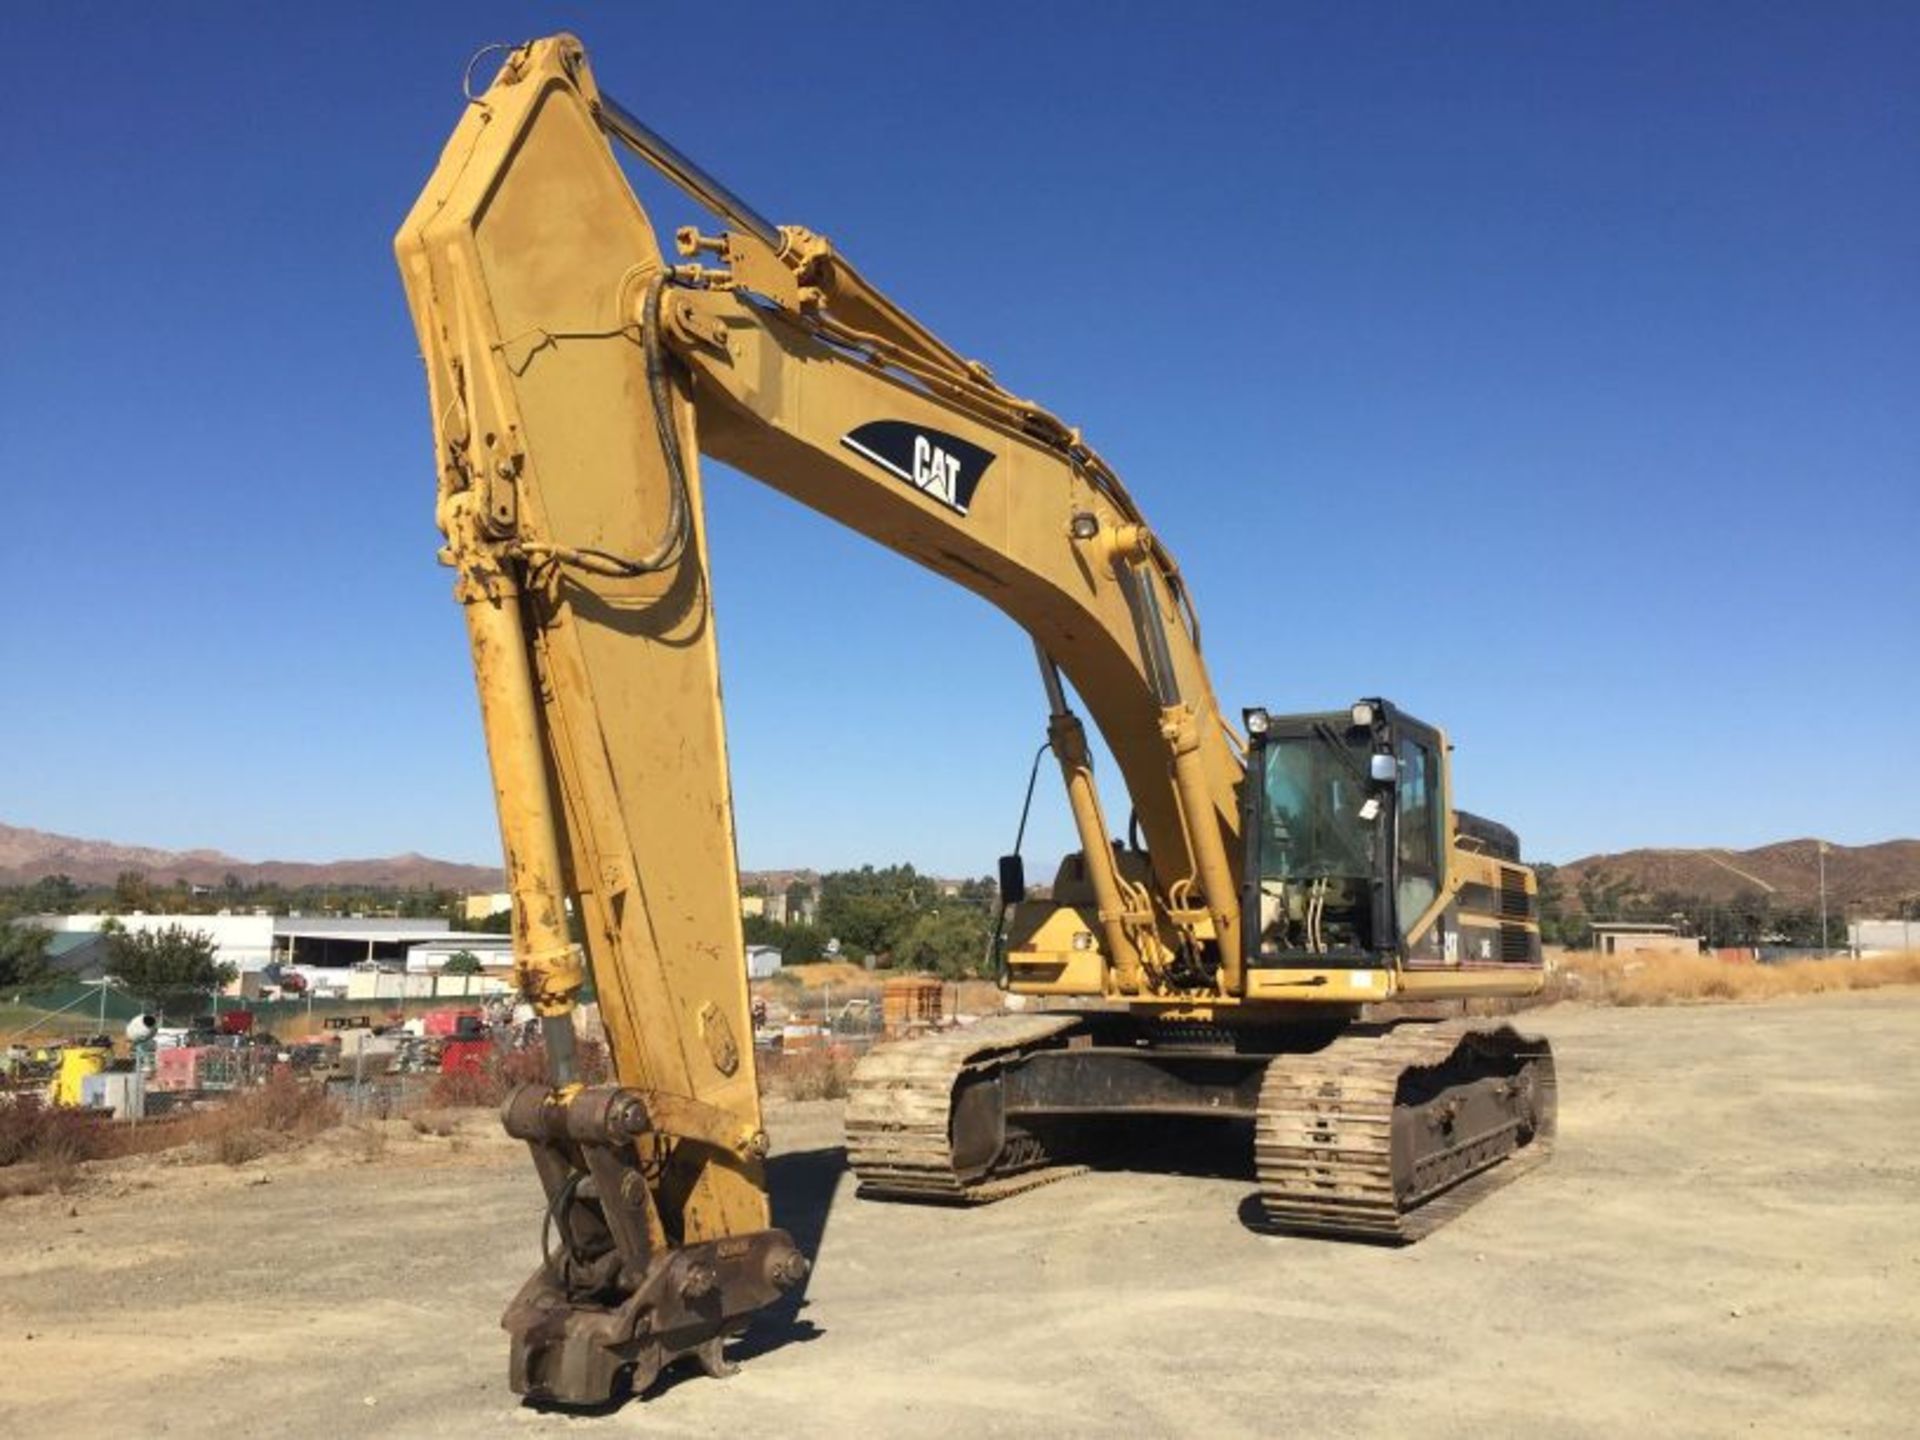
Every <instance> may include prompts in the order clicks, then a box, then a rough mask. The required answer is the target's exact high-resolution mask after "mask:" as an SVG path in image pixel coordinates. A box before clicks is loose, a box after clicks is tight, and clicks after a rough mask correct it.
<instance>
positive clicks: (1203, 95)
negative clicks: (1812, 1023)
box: [0, 0, 1920, 875]
mask: <svg viewBox="0 0 1920 1440" xmlns="http://www.w3.org/2000/svg"><path fill="white" fill-rule="evenodd" d="M7 15H8V30H9V33H10V34H11V35H12V36H13V43H14V53H15V55H16V56H19V57H22V63H20V64H17V65H16V66H15V67H14V68H13V71H12V75H11V78H10V79H9V82H8V84H7V86H6V87H5V88H4V90H0V194H4V195H6V196H7V197H8V204H7V218H6V220H5V222H4V223H3V224H0V275H4V277H5V281H4V291H0V294H4V302H3V303H4V305H5V310H6V332H7V338H6V342H5V343H4V345H0V477H4V478H3V479H0V495H4V497H5V502H6V504H5V513H6V517H7V522H8V530H9V534H8V536H7V539H6V542H5V545H4V554H5V556H6V561H7V563H6V594H7V599H6V602H5V610H4V616H3V618H0V675H4V676H5V678H6V682H7V683H6V692H7V693H6V702H5V704H4V705H0V756H4V757H5V758H4V761H0V821H4V822H6V823H11V824H15V825H27V826H32V827H36V828H40V829H46V830H54V831H59V832H63V833H67V834H78V835H82V836H88V837H96V838H106V839H113V840H118V841H122V842H126V843H137V844H146V845H157V846H164V847H174V848H181V847H189V846H210V847H214V848H219V849H223V850H226V851H228V852H230V853H233V854H236V855H239V856H241V857H243V858H247V859H265V858H300V859H327V858H335V857H340V856H349V855H383V854H392V853H396V852H400V851H406V850H417V851H423V852H426V853H429V854H435V855H439V856H444V857H448V858H453V859H460V860H469V861H481V862H495V861H497V859H498V854H499V847H498V836H497V830H496V828H495V824H494V819H493V812H492V804H491V795H490V791H489V786H488V781H487V776H486V767H485V757H484V753H483V750H482V746H481V742H480V732H479V721H478V712H477V706H476V703H475V700H474V698H473V688H472V680H471V673H470V670H469V667H468V660H467V654H466V649H465V639H464V631H463V627H462V624H461V620H460V616H459V613H458V610H457V607H456V606H455V605H454V603H453V601H452V599H451V588H450V575H449V573H448V572H446V571H444V570H442V569H440V568H439V567H438V566H437V565H436V564H435V561H434V552H435V549H436V546H437V544H438V537H437V535H436V533H435V531H434V529H433V523H432V509H433V494H434V475H433V465H432V446H431V439H430V433H431V432H430V427H429V416H428V413H427V405H426V397H425V386H424V379H423V372H422V370H421V366H420V362H419V357H418V353H417V347H416V345H415V341H414V337H413V333H412V329H411V326H410V323H409V321H408V317H407V313H406V308H405V304H404V300H403V296H402V292H401V287H400V282H399V278H398V273H397V271H396V269H395V266H394V263H393V258H392V248H391V247H392V236H393V232H394V230H395V228H396V227H397V225H398V223H399V221H400V219H401V218H402V216H403V215H404V213H405V211H406V210H407V208H408V206H409V205H410V204H411V202H412V200H413V198H414V196H415V195H416V194H417V193H418V191H419V189H420V187H421V186H422V184H423V183H424V182H425V180H426V178H427V176H428V174H429V173H430V171H431V169H432V167H433V164H434V161H435V159H436V157H437V156H438V153H439V150H440V147H441V146H442V145H443V144H444V142H445V139H446V137H447V135H448V134H449V133H450V132H451V130H452V127H453V125H454V123H455V121H456V120H457V118H458V116H459V112H460V109H461V104H462V102H461V99H460V91H459V83H460V72H461V68H462V66H463V64H464V63H465V61H466V59H467V57H468V55H469V54H470V53H471V52H472V51H473V50H475V49H476V48H477V47H478V46H480V45H482V44H484V43H486V42H489V41H495V40H518V39H522V38H526V37H529V36H532V35H536V34H542V33H549V32H552V31H554V30H559V29H571V30H573V31H574V32H575V33H577V34H579V35H580V36H581V37H582V38H583V39H584V40H585V41H586V43H587V46H588V49H589V53H590V55H591V58H592V60H593V62H594V67H595V71H596V73H597V75H598V77H599V79H600V81H601V83H602V84H603V86H605V88H606V89H607V90H608V92H609V93H611V94H613V95H615V96H617V97H618V98H619V99H620V100H621V101H622V102H623V103H624V104H625V105H626V106H627V107H628V108H629V109H630V110H632V111H634V112H635V113H636V114H638V115H640V116H641V117H642V118H643V119H645V120H647V121H648V122H649V123H650V124H651V125H653V126H654V128H656V129H657V130H659V131H660V132H662V133H663V134H665V135H667V136H669V137H670V138H672V139H673V140H674V141H675V143H677V144H678V145H679V146H680V147H681V148H682V149H683V150H685V151H686V152H688V153H689V154H691V155H693V156H694V157H696V158H697V159H698V160H699V161H700V162H701V163H703V164H704V165H706V166H707V167H709V168H710V169H712V170H713V171H714V172H715V173H717V174H718V175H720V176H721V177H722V178H724V179H725V180H726V181H727V182H728V183H729V184H730V185H731V186H732V187H733V188H734V189H735V190H737V191H738V192H739V193H741V194H742V195H743V196H745V197H746V198H747V199H748V200H749V201H750V202H751V203H753V204H754V205H755V206H756V207H757V208H758V209H759V210H761V211H762V212H763V213H765V214H767V215H769V216H770V217H771V218H773V219H774V220H775V221H777V222H781V223H794V224H802V225H805V226H807V227H809V228H811V229H813V230H816V231H819V232H821V233H824V234H826V235H829V236H831V237H832V238H833V240H834V241H835V242H836V243H837V244H838V245H839V247H840V248H841V249H842V250H843V251H844V252H845V253H846V254H847V255H849V256H850V257H851V258H852V259H853V260H854V261H855V262H856V263H858V264H859V265H860V266H861V268H862V269H863V270H864V271H865V272H866V273H867V274H868V276H869V277H870V278H872V279H874V280H875V281H876V282H877V283H879V284H880V285H882V286H883V287H885V288H886V289H887V290H888V291H889V293H890V294H892V295H893V296H894V298H895V299H897V300H898V301H900V302H901V303H902V304H904V305H905V306H906V307H907V308H908V309H910V310H912V311H913V312H914V313H916V314H917V315H918V316H919V317H920V318H921V319H922V320H924V321H925V322H926V323H927V324H929V325H930V326H931V327H932V328H933V329H934V330H935V331H936V332H937V333H939V334H941V335H942V336H943V337H944V338H946V339H948V340H949V341H950V342H951V343H952V344H953V345H954V346H955V347H956V348H958V349H959V350H961V351H963V352H964V353H966V354H969V355H975V356H978V357H980V358H982V359H984V360H986V361H988V362H989V363H990V364H991V365H992V366H993V368H994V370H995V372H996V374H997V375H998V376H999V377H1000V379H1001V380H1002V381H1003V382H1004V383H1006V384H1007V385H1008V386H1009V387H1010V388H1011V389H1013V390H1015V391H1016V392H1020V393H1024V394H1029V395H1032V396H1034V397H1035V398H1037V399H1039V400H1041V401H1042V402H1043V403H1045V404H1047V405H1048V406H1049V407H1050V408H1052V409H1053V410H1054V411H1056V412H1057V413H1060V414H1062V415H1064V416H1066V417H1067V418H1069V419H1070V420H1071V421H1072V422H1074V423H1076V424H1078V425H1080V426H1082V427H1083V429H1084V430H1085V433H1086V434H1087V436H1088V438H1089V439H1090V440H1091V441H1092V442H1093V443H1094V444H1096V445H1097V446H1098V447H1099V448H1100V449H1101V450H1102V451H1103V453H1105V454H1106V456H1107V457H1108V458H1109V460H1111V461H1112V462H1113V463H1114V465H1115V466H1116V468H1117V469H1118V470H1119V471H1120V472H1121V474H1122V475H1124V476H1125V477H1126V478H1127V482H1128V484H1129V486H1130V487H1131V488H1132V490H1133V491H1134V494H1135V496H1136V498H1137V499H1138V500H1139V502H1140V503H1141V505H1142V507H1143V509H1144V510H1145V512H1146V514H1147V517H1148V519H1149V520H1150V522H1151V523H1152V524H1153V526H1154V528H1155V530H1156V531H1157V533H1158V534H1159V535H1160V536H1161V537H1162V539H1163V540H1164V541H1165V542H1166V543H1167V545H1168V546H1169V547H1170V549H1171V550H1172V551H1173V553H1174V554H1175V555H1176V556H1177V557H1178V559H1179V561H1180V564H1181V566H1182V569H1183V571H1184V572H1185V574H1186V575H1187V577H1188V579H1189V581H1190V584H1191V586H1192V588H1193V591H1194V595H1195V599H1196V602H1197V604H1198V607H1199V611H1200V614H1201V617H1202V619H1203V622H1204V625H1205V634H1206V639H1207V646H1208V656H1209V659H1210V663H1211V665H1212V668H1213V672H1214V682H1215V688H1216V690H1217V692H1218V693H1219V695H1220V698H1221V700H1222V702H1223V703H1224V704H1225V705H1226V706H1227V707H1228V709H1229V711H1230V712H1235V713H1237V711H1238V710H1239V709H1240V707H1242V706H1244V705H1253V704H1259V705H1264V706H1267V707H1269V708H1271V709H1273V710H1276V711H1288V710H1311V709H1323V708H1335V707H1341V706H1344V705H1346V704H1347V703H1348V702H1349V701H1351V700H1352V699H1354V698H1355V697H1357V696H1360V695H1370V694H1384V695H1386V696H1388V697H1390V698H1392V699H1394V700H1395V701H1396V702H1397V703H1399V704H1401V705H1402V706H1404V707H1405V708H1407V709H1408V710H1410V711H1412V712H1413V713H1414V714H1416V715H1419V716H1421V717H1423V718H1425V719H1428V720H1430V721H1432V722H1435V723H1438V724H1441V725H1443V726H1445V727H1446V728H1447V729H1448V730H1449V731H1450V732H1451V734H1452V737H1453V739H1454V741H1455V744H1456V746H1457V749H1456V752H1455V774H1456V784H1457V791H1458V796H1459V799H1460V801H1461V803H1462V804H1464V805H1465V806H1466V807H1467V808H1470V809H1473V810H1475V811H1478V812H1480V813H1482V814H1487V815H1492V816H1496V817H1498V818H1501V819H1503V820H1505V821H1507V822H1508V823H1510V824H1512V825H1513V826H1515V827H1516V828H1517V829H1518V830H1519V831H1520V833H1521V835H1522V838H1523V841H1524V842H1525V844H1526V848H1527V850H1528V852H1529V854H1531V855H1533V856H1535V857H1538V858H1545V859H1556V860H1565V859H1571V858H1573V857H1575V856H1578V855H1582V854H1586V853H1590V852H1593V851H1601V850H1619V849H1625V848H1630V847H1635V846H1640V845H1727V846H1748V845H1754V844H1761V843H1765V842H1767V841H1771V840H1777V839H1785V838H1789V837H1796V836H1804V835H1814V834H1817V835H1821V836H1825V837H1827V838H1829V839H1832V840H1835V841H1838V842H1841V843H1849V844H1853V843H1864V842H1870V841H1874V840H1879V839H1885V838H1890V837H1893V836H1897V835H1914V834H1920V767H1916V766H1914V765H1913V764H1911V763H1909V762H1910V760H1911V757H1912V753H1913V750H1914V742H1915V740H1916V731H1917V729H1920V721H1916V716H1920V663H1917V662H1920V640H1917V639H1916V637H1917V636H1920V549H1917V548H1916V544H1917V541H1920V524H1917V523H1916V522H1920V403H1916V402H1920V239H1917V238H1916V237H1920V166H1916V165H1915V163H1914V157H1915V155H1916V154H1920V9H1916V8H1915V7H1913V6H1911V5H1899V4H1888V5H1879V6H1875V5H1858V4H1845V3H1834V4H1825V5H1820V6H1807V5H1798V4H1772V5H1769V4H1751V3H1749V4H1729V5H1713V4H1694V5H1686V6H1673V5H1667V4H1646V5H1638V4H1613V5H1596V6H1588V7H1582V8H1581V9H1580V10H1579V11H1577V12H1576V11H1575V10H1574V9H1573V7H1551V8H1549V9H1542V8H1540V7H1537V6H1531V5H1524V4H1511V5H1492V4H1470V3H1462V4H1456V5H1447V6H1431V5H1423V4H1410V5H1384V4H1353V5H1326V4H1271V5H1265V4H1246V5H1215V4H1204V3H1196V0H1188V3H1183V4H1179V5H1162V6H1145V5H1127V4H1114V3H1106V4H1092V3H1087V4H1078V3H1050V4H1045V5H1035V4H1032V3H1031V0H1028V3H1024V4H1018V5H1013V4H1006V5H1001V4H989V3H970V4H968V5H965V6H949V7H934V6H913V5H897V4H857V5H856V4H835V5H830V6H825V7H817V8H815V9H812V10H806V11H796V10H795V9H794V8H793V7H792V6H791V5H784V4H783V5H774V4H757V3H736V4H733V5H729V6H727V7H725V8H724V10H718V11H716V10H713V9H696V8H694V7H684V6H682V7H671V6H666V5H661V4H648V5H644V6H625V5H623V6H613V5H609V6H607V7H605V8H603V9H596V8H594V7H582V6H570V7H548V6H538V5H515V4H488V3H464V4H458V5H451V4H450V5H440V6H433V5H428V4H410V5H405V6H393V5H352V4H338V3H336V4H330V5H326V6H304V7H281V6H259V5H249V6H238V5H235V6H231V7H221V6H207V5H190V4H170V5H167V6H165V7H161V6H151V7H149V6H136V5H133V4H131V3H127V4H112V5H107V4H77V3H60V4H36V3H22V0H15V3H14V4H11V5H9V6H8V9H7ZM641 195H642V198H643V200H644V201H646V203H647V204H648V205H649V208H650V210H651V211H652V213H653V217H654V219H655V221H656V223H657V224H658V225H660V226H661V227H662V228H663V229H665V228H667V227H669V226H671V225H672V224H674V223H679V222H680V221H681V220H682V219H688V218H694V217H693V216H692V215H691V213H688V214H685V215H683V214H681V213H680V209H677V208H676V206H679V202H678V201H669V199H667V198H663V196H662V194H661V191H660V189H659V187H658V186H657V185H655V184H654V183H653V182H652V181H650V180H649V181H647V182H645V184H643V186H642V189H641ZM680 208H684V207H680ZM709 473H710V476H711V478H710V480H709V495H708V508H709V516H710V528H711V534H712V550H713V567H714V572H715V592H716V596H717V601H718V624H719V636H720V646H721V663H722V671H723V677H724V683H725V686H726V697H727V705H728V715H727V720H728V726H729V739H730V745H731V750H732V756H733V762H734V779H735V796H736V813H737V818H738V825H739V835H740V842H739V843H740V857H741V861H742V863H743V865H745V866H746V867H748V868H766V867H777V866H807V865H810V866H815V867H822V868H831V867H838V866H843V865H855V864H860V863H864V862H874V863H886V862H889V861H893V860H897V859H906V860H910V861H912V862H913V863H915V864H917V865H919V866H921V867H922V868H925V869H931V870H933V871H936V872H938V873H943V874H979V873H983V872H985V871H988V870H990V869H991V867H992V857H993V856H995V855H996V854H998V853H1000V852H1001V851H1002V850H1004V849H1006V848H1007V846H1008V844H1009V842H1010V841H1011V838H1012V834H1013V829H1014V825H1015V822H1016V820H1017V818H1018V808H1019V803H1020V798H1021V794H1022V791H1023V788H1024V785H1025V781H1026V772H1027V766H1028V764H1029V762H1030V760H1031V758H1032V755H1033V753H1034V749H1035V747H1036V746H1037V744H1038V743H1039V741H1040V740H1041V739H1042V738H1043V727H1044V721H1045V713H1044V702H1043V698H1042V695H1041V692H1040V688H1039V685H1038V681H1037V677H1036V675H1035V673H1034V669H1033V661H1032V653H1031V650H1030V649H1029V647H1028V646H1027V644H1026V643H1025V640H1024V637H1023V636H1022V635H1021V634H1020V633H1019V631H1018V630H1017V629H1016V628H1015V627H1014V626H1013V624H1012V623H1011V622H1010V621H1008V620H1007V619H1005V618H1004V617H1002V616H1001V615H999V614H998V612H996V611H994V610H992V609H991V608H990V607H988V606H986V605H985V604H984V603H983V602H981V601H979V600H978V599H976V598H974V597H972V596H970V595H967V594H964V593H962V592H960V591H959V590H957V589H955V588H953V587H951V586H949V585H947V584H945V583H944V582H941V581H939V580H936V579H935V578H933V577H932V576H930V575H928V574H927V573H925V572H923V571H921V570H919V569H917V568H916V567H914V566H913V565H911V564H910V563H908V562H906V561H904V560H902V559H900V558H898V557H896V556H894V555H892V554H890V553H888V552H886V551H884V550H882V549H880V548H878V547H876V546H874V545H873V544H871V543H870V542H868V541H865V540H863V539H861V538H859V537H858V536H855V535H852V534H851V533H849V532H846V531H843V530H841V529H839V528H837V527H835V526H834V525H832V524H831V523H829V522H827V521H825V520H823V519H821V518H819V517H817V516H815V515H813V514H812V513H811V512H808V511H806V510H804V509H801V508H800V507H798V506H797V505H795V504H794V503H793V502H791V501H788V500H786V499H784V498H783V497H780V496H777V495H775V494H773V493H772V492H770V491H768V490H766V489H764V488H763V487H761V486H759V485H758V484H757V483H755V482H753V481H751V480H749V479H746V478H744V477H742V476H739V475H736V474H733V473H731V472H721V471H719V470H718V468H717V467H710V470H709ZM1102 773H1103V774H1104V775H1105V776H1106V778H1107V783H1108V784H1109V786H1111V787H1117V784H1118V781H1117V776H1116V775H1115V772H1114V771H1113V769H1112V767H1111V766H1110V765H1109V766H1106V767H1104V768H1103V771H1102ZM1057 790H1058V786H1057V784H1055V785H1052V786H1047V785H1046V784H1044V783H1043V787H1042V791H1041V795H1042V799H1041V801H1040V802H1039V805H1038V806H1037V809H1036V816H1035V821H1034V826H1033V830H1032V832H1031V833H1030V836H1029V844H1028V850H1027V853H1028V857H1029V866H1030V869H1034V870H1037V872H1038V873H1040V874H1042V875H1044V874H1045V873H1046V872H1047V871H1048V870H1049V869H1050V864H1051V862H1050V861H1047V862H1045V863H1043V862H1042V860H1041V859H1040V857H1045V856H1048V855H1050V854H1057V853H1059V852H1061V851H1064V850H1066V849H1068V848H1071V845H1072V841H1071V829H1070V826H1069V824H1068V821H1067V817H1066V811H1065V806H1064V803H1063V802H1062V801H1061V800H1060V799H1059V797H1058V794H1057ZM1107 803H1108V810H1109V813H1110V815H1112V814H1118V815H1124V813H1125V807H1124V802H1123V801H1122V799H1121V797H1120V796H1119V795H1118V794H1117V793H1114V794H1109V795H1108V797H1107Z"/></svg>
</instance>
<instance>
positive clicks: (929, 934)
mask: <svg viewBox="0 0 1920 1440" xmlns="http://www.w3.org/2000/svg"><path fill="white" fill-rule="evenodd" d="M991 929H992V926H991V924H990V922H989V921H988V919H987V915H986V912H985V911H983V910H982V909H981V908H980V907H979V906H977V905H966V904H951V903H950V904H947V905H943V906H942V907H941V908H940V909H938V910H927V911H924V912H922V913H921V914H919V915H916V916H914V917H913V919H912V920H911V921H909V922H908V923H907V924H906V925H905V926H903V927H902V928H901V930H900V932H899V933H898V934H897V935H896V936H895V937H894V940H893V947H892V948H893V963H894V964H895V965H899V966H905V967H908V968H910V969H914V970H931V971H932V972H933V973H934V974H936V975H939V976H941V977H942V978H944V979H948V980H960V979H964V978H966V977H967V976H970V975H980V974H983V973H985V968H986V959H987V940H988V937H989V934H990V932H991Z"/></svg>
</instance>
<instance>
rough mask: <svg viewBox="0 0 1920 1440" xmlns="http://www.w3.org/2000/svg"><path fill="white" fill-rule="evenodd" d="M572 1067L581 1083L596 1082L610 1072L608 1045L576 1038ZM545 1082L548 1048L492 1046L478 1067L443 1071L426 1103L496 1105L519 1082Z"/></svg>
mask: <svg viewBox="0 0 1920 1440" xmlns="http://www.w3.org/2000/svg"><path fill="white" fill-rule="evenodd" d="M574 1068H575V1069H576V1070H577V1071H578V1073H579V1079H580V1083H581V1084H583V1085H599V1084H601V1083H603V1082H604V1081H605V1080H606V1079H607V1078H608V1075H609V1071H610V1066H609V1064H608V1061H607V1047H606V1046H604V1045H602V1044H600V1043H599V1042H598V1041H597V1040H584V1039H583V1040H577V1041H576V1042H575V1044H574ZM546 1083H547V1052H546V1049H545V1048H544V1047H543V1046H540V1045H535V1046H532V1047H531V1048H529V1049H526V1050H495V1051H494V1052H493V1053H492V1054H491V1055H489V1056H488V1057H487V1061H486V1064H484V1065H482V1066H481V1067H480V1068H479V1069H477V1070H458V1071H455V1072H454V1073H453V1074H451V1075H442V1076H440V1077H439V1078H438V1079H436V1080H435V1081H434V1082H433V1089H432V1090H431V1091H430V1092H428V1097H427V1099H428V1103H429V1104H430V1105H432V1106H433V1107H434V1108H436V1109H440V1110H471V1109H477V1108H486V1107H490V1106H498V1105H500V1104H501V1103H503V1102H504V1101H505V1100H506V1098H507V1096H509V1095H511V1094H512V1093H513V1092H514V1090H516V1089H517V1088H518V1087H520V1086H522V1085H536V1084H537V1085H544V1084H546Z"/></svg>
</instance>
